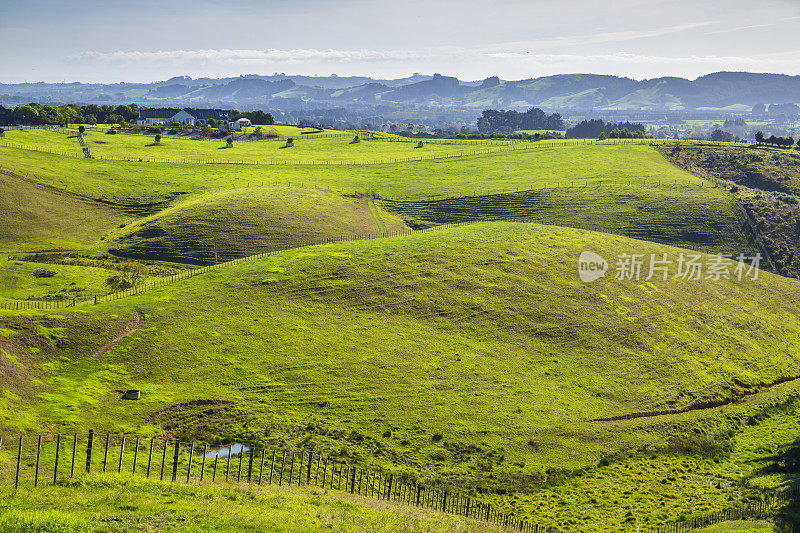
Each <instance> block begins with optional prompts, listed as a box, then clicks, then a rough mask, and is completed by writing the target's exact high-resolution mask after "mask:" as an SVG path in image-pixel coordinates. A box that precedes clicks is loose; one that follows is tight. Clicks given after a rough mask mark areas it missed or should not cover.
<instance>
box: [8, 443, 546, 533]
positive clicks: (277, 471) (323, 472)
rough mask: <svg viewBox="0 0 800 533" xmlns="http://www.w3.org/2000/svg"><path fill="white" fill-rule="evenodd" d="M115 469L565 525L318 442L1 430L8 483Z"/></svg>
mask: <svg viewBox="0 0 800 533" xmlns="http://www.w3.org/2000/svg"><path fill="white" fill-rule="evenodd" d="M97 472H116V473H125V474H130V475H133V476H139V477H141V478H143V479H154V480H159V481H166V482H172V483H177V482H181V483H196V484H222V483H227V484H236V485H241V484H248V485H277V486H283V485H286V486H307V487H322V488H326V489H330V490H337V491H341V492H346V493H350V494H358V495H360V496H364V497H368V498H375V499H380V500H386V501H391V502H396V503H400V504H405V505H409V506H413V507H420V508H426V509H433V510H437V511H441V512H444V513H450V514H454V515H458V516H462V517H465V518H469V519H473V520H479V521H484V522H488V523H492V524H496V525H500V526H503V527H506V528H509V529H513V530H517V531H524V532H532V533H559V532H560V530H559V529H558V528H556V527H552V526H543V525H539V524H535V523H532V522H530V521H528V520H524V519H520V518H517V517H515V516H514V515H512V514H508V513H505V512H503V510H501V509H497V508H495V507H493V506H492V505H491V504H489V503H486V502H483V501H480V500H478V499H476V498H474V497H472V496H467V495H463V494H458V493H457V492H453V491H451V490H450V489H448V488H445V487H440V486H428V485H424V484H422V483H421V482H420V481H419V480H417V479H414V478H412V477H410V476H409V475H407V474H396V473H394V472H389V471H385V470H376V471H373V470H369V469H366V468H364V467H363V466H360V465H358V464H354V463H351V462H347V461H339V460H336V459H334V458H331V457H328V456H325V455H323V454H321V453H318V452H315V451H314V450H304V449H299V450H298V449H295V450H291V449H286V448H280V449H271V448H267V447H265V446H259V445H258V444H253V443H241V442H236V443H229V444H225V445H209V444H208V443H200V442H186V441H180V440H174V439H157V438H151V437H141V436H139V435H135V434H116V433H106V434H105V435H100V434H96V433H95V432H94V430H90V431H89V432H87V433H73V434H67V435H63V434H55V435H53V434H49V435H35V436H33V437H24V436H20V437H16V438H12V439H8V440H5V441H4V440H3V438H0V480H2V482H3V483H4V484H6V485H13V487H14V489H15V490H16V489H18V488H19V487H26V486H27V487H38V486H39V485H45V484H50V485H57V484H58V483H59V482H61V481H64V480H68V479H70V478H73V477H75V476H77V475H81V474H84V473H85V474H92V473H97Z"/></svg>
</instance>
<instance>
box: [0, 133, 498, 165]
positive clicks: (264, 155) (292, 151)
mask: <svg viewBox="0 0 800 533" xmlns="http://www.w3.org/2000/svg"><path fill="white" fill-rule="evenodd" d="M354 137H355V134H353V135H345V136H341V137H328V136H324V137H317V138H313V136H312V137H311V138H304V137H293V138H292V139H293V146H291V147H289V146H287V143H286V140H285V139H264V140H248V141H238V140H234V142H233V144H231V145H229V144H227V142H226V140H225V139H206V138H200V137H198V138H186V137H173V136H168V135H162V138H161V142H160V144H156V141H155V135H152V134H151V135H132V134H124V133H118V134H116V135H108V134H106V133H103V132H101V131H91V130H88V131H87V132H86V134H85V138H86V142H87V143H88V145H89V147H90V148H91V151H92V155H93V157H94V158H95V159H99V160H104V159H105V160H114V161H133V162H139V161H140V160H141V161H142V162H150V161H153V162H168V163H191V162H200V163H215V162H216V163H240V164H241V163H250V164H271V165H280V164H300V163H303V164H309V165H313V164H353V165H355V164H376V163H390V162H393V161H406V160H420V159H423V158H430V159H435V158H442V157H446V156H459V155H462V154H465V153H467V151H468V148H467V147H468V146H470V145H465V144H455V143H454V144H444V143H428V144H426V145H425V146H424V147H422V148H417V142H416V141H413V140H405V141H400V140H398V139H395V140H394V142H388V141H387V140H375V141H372V140H369V139H364V140H362V141H361V142H358V143H354V142H353V138H354ZM2 143H5V144H8V145H11V146H14V147H21V148H27V149H34V150H43V151H45V152H50V151H52V152H53V153H54V154H59V155H67V156H71V157H82V151H81V147H80V145H79V143H78V138H77V135H76V134H70V132H64V131H53V130H14V131H9V132H8V133H7V134H6V136H5V137H4V139H3V141H2ZM2 143H0V144H2ZM472 148H473V149H474V150H477V149H478V148H480V150H481V151H482V152H484V153H487V152H488V153H491V152H493V151H499V150H500V149H501V148H502V149H506V150H508V149H509V146H508V145H507V143H489V144H484V145H480V146H478V145H475V146H473V147H472Z"/></svg>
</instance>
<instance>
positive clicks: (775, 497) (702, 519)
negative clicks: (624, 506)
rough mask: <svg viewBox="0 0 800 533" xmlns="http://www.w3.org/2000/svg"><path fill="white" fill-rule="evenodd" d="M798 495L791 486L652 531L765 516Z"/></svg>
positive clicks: (683, 530)
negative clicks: (747, 502) (745, 503)
mask: <svg viewBox="0 0 800 533" xmlns="http://www.w3.org/2000/svg"><path fill="white" fill-rule="evenodd" d="M797 497H798V490H797V489H796V488H791V489H788V490H785V491H782V492H778V493H777V494H768V495H766V497H765V498H764V499H763V500H761V501H758V502H754V503H751V504H748V505H746V506H745V507H737V508H733V509H727V510H724V511H716V512H713V513H709V514H706V515H702V516H696V517H692V518H685V519H683V520H679V521H677V522H673V523H672V524H668V525H665V526H661V527H659V528H656V529H654V530H651V531H652V533H687V532H689V531H692V530H695V529H701V528H705V527H708V526H713V525H714V524H719V523H721V522H728V521H730V520H747V519H754V518H763V517H764V516H765V515H767V514H768V513H769V512H770V511H773V510H775V509H777V508H778V507H780V506H781V505H784V504H788V503H792V502H795V501H796V500H797Z"/></svg>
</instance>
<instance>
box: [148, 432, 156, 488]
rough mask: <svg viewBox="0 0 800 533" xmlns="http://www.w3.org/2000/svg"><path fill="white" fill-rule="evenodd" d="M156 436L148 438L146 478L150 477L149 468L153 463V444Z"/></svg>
mask: <svg viewBox="0 0 800 533" xmlns="http://www.w3.org/2000/svg"><path fill="white" fill-rule="evenodd" d="M155 441H156V438H155V437H151V438H150V452H149V453H148V454H147V479H150V468H151V467H152V465H153V444H155Z"/></svg>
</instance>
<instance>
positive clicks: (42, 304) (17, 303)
mask: <svg viewBox="0 0 800 533" xmlns="http://www.w3.org/2000/svg"><path fill="white" fill-rule="evenodd" d="M707 181H709V182H711V183H712V184H713V185H714V187H718V186H723V187H724V186H727V185H729V183H728V182H726V181H724V180H717V179H714V178H708V179H707ZM631 185H637V186H638V183H636V184H632V183H631V182H629V183H628V187H630V186H631ZM648 185H649V186H650V187H653V188H668V189H674V188H677V187H685V188H702V187H703V183H702V182H701V184H700V186H696V185H692V184H689V183H686V184H684V183H678V182H677V181H675V182H674V183H672V184H669V183H667V182H662V181H661V180H654V181H653V183H650V184H648V183H647V181H646V180H643V181H642V186H648ZM586 186H588V185H581V184H578V185H575V184H574V183H572V184H571V185H564V186H563V188H565V189H570V190H580V189H582V188H584V187H586ZM597 187H602V188H604V189H606V190H608V189H612V188H613V187H614V186H613V185H608V184H606V185H603V183H602V182H599V183H598V184H597ZM620 187H621V190H625V185H624V184H623V185H620ZM556 188H558V187H545V188H542V189H527V190H522V191H520V190H517V191H513V192H502V193H492V194H488V193H487V195H486V196H503V195H511V194H524V193H530V192H535V191H537V190H550V189H556ZM482 196H483V195H478V194H477V192H476V194H475V196H470V197H457V198H480V197H482ZM447 200H452V198H442V199H435V200H417V201H408V200H387V202H388V203H390V204H393V205H395V206H399V205H403V204H420V205H425V204H435V203H437V202H443V201H447ZM393 210H394V211H399V209H398V208H397V207H395V208H394V209H393ZM496 221H506V222H518V223H524V222H535V223H542V222H541V221H540V220H535V219H532V218H526V217H513V216H511V217H508V216H507V217H499V216H496V217H491V216H490V217H487V216H483V217H480V218H474V217H471V218H470V220H462V221H458V222H452V223H443V224H438V225H436V226H434V227H431V228H425V229H417V230H404V231H394V232H381V233H368V234H363V235H349V236H345V235H341V236H337V237H327V238H324V239H319V240H317V241H313V242H309V243H307V244H303V245H299V246H294V247H290V248H284V249H280V250H271V251H269V252H262V253H257V254H253V255H248V256H244V257H240V258H236V259H232V260H230V261H224V262H221V263H217V264H214V265H206V266H202V267H197V268H191V269H187V270H185V271H183V272H180V273H177V274H173V275H171V276H167V277H164V278H159V279H156V280H153V281H149V282H147V283H143V284H141V285H138V286H134V287H131V288H129V289H125V290H122V291H117V292H113V293H109V294H104V295H94V294H93V295H87V296H77V297H73V298H71V299H63V300H14V299H6V300H5V301H3V300H0V309H5V310H10V311H19V310H26V309H42V310H47V309H63V308H67V307H74V306H76V305H80V304H98V303H102V302H105V301H109V300H118V299H120V298H124V297H126V296H133V295H136V294H140V293H142V292H145V291H147V290H150V289H154V288H158V287H162V286H164V285H167V284H170V283H173V282H177V281H182V280H185V279H189V278H191V277H194V276H196V275H199V274H204V273H206V272H208V271H209V270H212V269H215V268H220V267H224V266H227V265H234V264H238V263H241V262H243V261H251V260H257V259H261V258H264V257H267V256H271V255H275V254H278V253H282V252H286V251H288V250H293V249H297V248H304V247H306V246H317V245H322V244H328V243H332V242H349V241H362V240H372V239H380V238H387V237H401V236H406V235H411V234H415V233H421V232H426V231H432V230H436V229H447V228H453V227H460V226H463V225H467V224H475V223H479V222H496ZM571 227H576V226H571ZM749 227H750V229H751V231H753V233H754V238H755V239H758V238H759V237H760V235H759V233H758V232H757V230H756V228H755V227H754V226H753V225H750V226H749ZM578 229H589V230H593V231H596V230H597V229H596V228H590V227H585V228H578ZM762 244H763V243H760V242H759V245H760V247H761V249H762V250H764V247H763V245H762ZM764 253H766V252H764Z"/></svg>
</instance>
